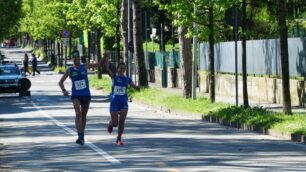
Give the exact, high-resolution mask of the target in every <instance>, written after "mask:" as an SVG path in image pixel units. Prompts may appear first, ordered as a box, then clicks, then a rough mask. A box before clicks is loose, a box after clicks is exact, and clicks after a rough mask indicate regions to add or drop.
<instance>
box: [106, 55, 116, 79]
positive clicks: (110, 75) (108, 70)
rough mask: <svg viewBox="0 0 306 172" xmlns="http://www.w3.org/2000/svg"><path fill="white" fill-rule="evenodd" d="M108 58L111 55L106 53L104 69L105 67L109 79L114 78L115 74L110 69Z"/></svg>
mask: <svg viewBox="0 0 306 172" xmlns="http://www.w3.org/2000/svg"><path fill="white" fill-rule="evenodd" d="M108 58H109V53H105V54H104V58H103V59H104V60H103V63H104V67H105V69H106V71H107V73H108V75H109V77H111V78H113V77H114V74H113V72H112V71H111V70H110V68H109V59H108Z"/></svg>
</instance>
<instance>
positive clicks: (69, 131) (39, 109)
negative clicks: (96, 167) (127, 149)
mask: <svg viewBox="0 0 306 172" xmlns="http://www.w3.org/2000/svg"><path fill="white" fill-rule="evenodd" d="M31 104H32V105H33V107H35V108H36V109H37V110H38V111H39V112H40V113H41V114H42V115H44V116H45V117H47V118H49V119H50V120H51V121H52V122H54V123H55V124H56V125H58V126H59V127H62V128H63V129H64V130H66V131H67V132H68V133H70V134H71V135H73V136H75V135H77V133H76V132H75V131H73V130H71V129H70V128H68V127H66V126H65V125H64V124H63V123H61V122H60V121H58V120H56V119H55V118H53V117H52V116H50V115H48V114H47V113H46V112H44V111H43V110H42V109H41V108H40V107H38V106H37V105H36V104H35V103H34V102H33V101H31ZM85 142H86V144H85V145H86V146H88V147H90V148H91V149H92V150H94V151H95V152H97V153H98V154H99V155H101V156H102V157H103V158H105V159H106V160H107V161H109V162H111V163H112V164H117V165H120V164H121V162H120V161H119V160H117V159H116V158H114V157H112V156H111V155H109V154H108V153H106V152H105V151H104V150H102V149H101V148H99V147H98V146H96V145H94V144H93V143H91V142H90V141H88V140H86V139H85Z"/></svg>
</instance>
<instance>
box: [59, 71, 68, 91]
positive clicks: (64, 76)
mask: <svg viewBox="0 0 306 172" xmlns="http://www.w3.org/2000/svg"><path fill="white" fill-rule="evenodd" d="M68 76H69V69H67V70H66V71H65V73H64V75H63V76H62V78H61V79H60V81H59V82H58V85H59V87H60V88H61V90H62V92H63V94H64V96H68V95H69V92H68V91H67V90H66V89H65V86H64V82H65V80H66V79H67V78H68Z"/></svg>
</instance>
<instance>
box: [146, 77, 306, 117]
mask: <svg viewBox="0 0 306 172" xmlns="http://www.w3.org/2000/svg"><path fill="white" fill-rule="evenodd" d="M149 86H150V87H152V88H158V89H161V90H164V91H167V92H171V93H176V94H182V90H181V89H180V88H161V86H159V85H157V84H155V83H152V82H149ZM199 96H204V97H206V98H208V99H209V93H203V92H199V90H198V89H197V92H196V97H199ZM215 101H216V102H222V103H228V104H231V105H235V104H236V99H235V97H225V96H217V95H216V97H215ZM238 104H239V105H243V99H242V98H241V97H239V98H238ZM249 104H250V106H251V107H256V106H257V107H263V108H266V109H268V110H271V111H274V112H282V110H283V109H282V108H283V106H282V105H281V104H273V103H268V102H255V101H252V100H249ZM291 108H292V112H294V113H306V108H302V107H297V106H292V107H291Z"/></svg>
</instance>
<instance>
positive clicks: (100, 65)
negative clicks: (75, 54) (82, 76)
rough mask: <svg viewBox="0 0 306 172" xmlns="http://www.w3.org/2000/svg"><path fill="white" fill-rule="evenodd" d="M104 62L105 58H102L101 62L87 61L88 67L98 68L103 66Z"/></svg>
mask: <svg viewBox="0 0 306 172" xmlns="http://www.w3.org/2000/svg"><path fill="white" fill-rule="evenodd" d="M103 63H104V59H101V60H100V62H99V63H86V68H87V69H89V68H98V67H102V65H103Z"/></svg>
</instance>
